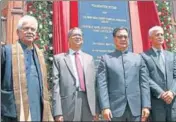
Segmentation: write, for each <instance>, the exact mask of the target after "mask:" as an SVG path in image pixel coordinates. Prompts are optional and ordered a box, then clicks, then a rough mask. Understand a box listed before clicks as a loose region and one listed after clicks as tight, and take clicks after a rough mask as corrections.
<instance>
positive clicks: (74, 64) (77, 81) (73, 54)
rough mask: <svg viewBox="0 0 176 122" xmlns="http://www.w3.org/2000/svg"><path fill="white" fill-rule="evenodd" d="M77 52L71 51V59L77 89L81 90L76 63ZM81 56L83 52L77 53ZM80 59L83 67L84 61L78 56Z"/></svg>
mask: <svg viewBox="0 0 176 122" xmlns="http://www.w3.org/2000/svg"><path fill="white" fill-rule="evenodd" d="M75 52H76V51H74V50H72V49H69V56H70V59H71V62H72V66H73V71H74V75H75V78H76V87H79V88H80V85H79V78H78V72H77V69H76V62H75ZM77 52H78V53H79V54H80V53H81V50H79V51H77ZM78 56H79V58H80V61H81V65H82V67H83V60H82V58H81V55H78Z"/></svg>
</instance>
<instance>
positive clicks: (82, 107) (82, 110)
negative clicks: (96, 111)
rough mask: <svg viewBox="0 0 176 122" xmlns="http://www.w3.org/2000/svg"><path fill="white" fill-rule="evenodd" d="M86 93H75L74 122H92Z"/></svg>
mask: <svg viewBox="0 0 176 122" xmlns="http://www.w3.org/2000/svg"><path fill="white" fill-rule="evenodd" d="M92 120H93V116H92V114H91V111H90V108H89V104H88V100H87V95H86V92H82V91H77V99H76V101H75V115H74V121H92Z"/></svg>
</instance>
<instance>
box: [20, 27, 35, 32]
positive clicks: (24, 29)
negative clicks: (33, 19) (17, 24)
mask: <svg viewBox="0 0 176 122" xmlns="http://www.w3.org/2000/svg"><path fill="white" fill-rule="evenodd" d="M29 29H30V30H31V31H32V32H35V31H36V29H35V28H32V27H24V28H22V30H23V31H28V30H29Z"/></svg>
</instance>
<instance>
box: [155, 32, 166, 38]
mask: <svg viewBox="0 0 176 122" xmlns="http://www.w3.org/2000/svg"><path fill="white" fill-rule="evenodd" d="M155 36H156V37H159V36H164V34H163V33H157V34H155Z"/></svg>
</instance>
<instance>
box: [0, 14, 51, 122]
mask: <svg viewBox="0 0 176 122" xmlns="http://www.w3.org/2000/svg"><path fill="white" fill-rule="evenodd" d="M37 28H38V22H37V20H36V18H34V17H33V16H29V15H25V16H23V17H22V18H20V20H19V22H18V24H17V35H18V39H19V40H18V41H17V42H16V43H15V44H12V45H3V46H2V48H1V115H2V119H3V121H5V122H14V121H36V122H37V121H38V122H39V121H53V118H52V114H51V110H50V103H49V96H48V95H49V94H48V89H47V72H46V64H45V59H44V56H43V52H42V51H41V50H40V49H39V48H38V47H37V46H36V45H35V44H34V41H35V38H36V34H37Z"/></svg>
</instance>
